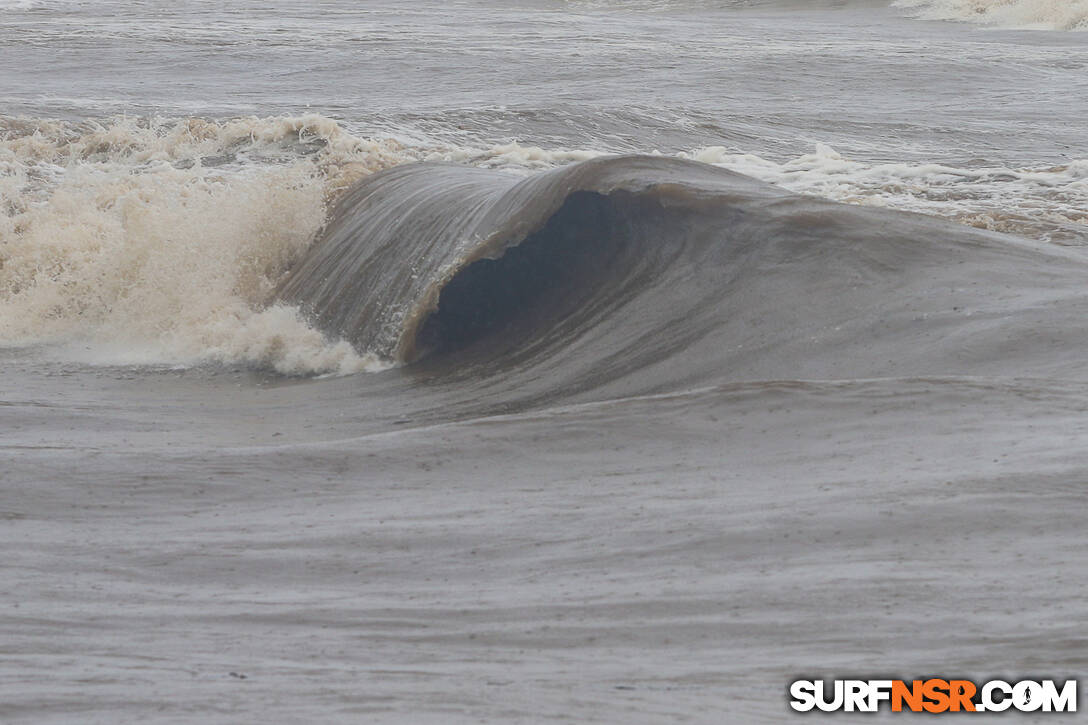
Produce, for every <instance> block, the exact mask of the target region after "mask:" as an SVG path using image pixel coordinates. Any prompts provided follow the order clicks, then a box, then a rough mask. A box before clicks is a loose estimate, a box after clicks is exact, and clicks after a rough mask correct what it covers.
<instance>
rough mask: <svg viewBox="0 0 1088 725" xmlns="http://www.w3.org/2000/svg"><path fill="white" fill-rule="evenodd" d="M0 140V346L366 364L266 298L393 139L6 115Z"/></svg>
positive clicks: (285, 127) (154, 359)
mask: <svg viewBox="0 0 1088 725" xmlns="http://www.w3.org/2000/svg"><path fill="white" fill-rule="evenodd" d="M3 133H4V138H3V141H2V143H0V203H2V204H3V208H4V210H5V212H6V213H4V214H2V215H0V343H2V344H6V345H30V344H46V345H59V346H60V347H61V348H63V349H64V350H65V351H66V353H67V354H71V355H75V356H77V357H78V358H80V359H84V360H89V361H92V362H116V363H126V364H144V363H165V362H170V363H179V362H180V363H183V364H193V363H199V362H203V361H219V362H227V363H245V364H256V365H262V366H267V367H271V368H273V369H275V370H277V371H279V372H281V373H288V374H310V373H327V372H336V373H349V372H356V371H360V370H368V369H374V368H375V367H380V365H381V363H380V362H379V361H377V360H376V359H374V358H373V357H371V356H366V355H360V354H358V353H357V352H356V351H354V350H353V349H352V348H351V346H350V345H348V344H347V343H346V342H343V341H336V340H327V339H325V338H324V337H323V336H322V335H321V334H320V333H318V332H317V331H315V330H314V329H312V328H311V327H310V326H309V325H307V323H306V322H305V321H304V320H303V319H302V317H301V315H300V314H299V313H298V311H297V310H293V309H289V308H283V307H276V306H273V307H266V304H267V302H268V295H269V293H270V291H271V290H272V289H273V288H274V287H275V285H276V284H277V282H278V281H279V279H280V277H281V276H282V275H283V274H284V273H285V272H286V270H287V269H288V268H289V266H290V264H291V262H292V261H293V260H294V258H295V257H296V256H297V255H298V254H299V253H300V252H301V251H302V250H303V249H305V248H306V246H307V245H308V244H309V243H310V241H311V240H312V238H313V236H314V234H315V233H316V231H317V230H318V229H319V228H320V226H321V224H322V222H323V220H324V213H325V202H326V199H328V198H329V197H330V196H331V195H334V194H335V193H336V192H337V191H338V190H339V189H342V188H343V187H345V186H347V185H349V184H350V183H351V182H352V181H353V180H354V179H355V178H358V177H359V176H361V175H363V174H365V173H368V172H370V171H373V170H375V169H377V168H383V167H385V166H389V165H392V164H396V163H400V162H402V161H403V160H404V159H403V158H402V157H400V156H398V155H397V152H396V147H395V145H394V144H390V143H373V144H368V143H366V142H364V141H362V140H360V139H356V138H354V137H350V136H349V135H348V134H346V133H344V132H343V131H342V130H341V129H340V127H339V126H338V125H337V124H335V122H332V121H330V120H328V119H323V118H320V117H312V118H280V119H267V120H259V119H242V120H236V121H230V122H224V123H212V122H206V121H201V120H196V119H191V120H186V121H182V122H168V123H154V122H152V123H142V122H139V121H136V120H132V119H121V120H118V121H115V122H113V123H111V124H109V125H97V124H92V125H90V126H87V127H72V126H70V125H67V124H62V123H49V122H28V121H7V122H6V123H5V124H4V127H3ZM247 155H248V156H258V157H261V158H262V160H263V162H264V163H260V164H254V163H247V162H246V159H245V157H246V156H247Z"/></svg>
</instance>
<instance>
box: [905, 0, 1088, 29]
mask: <svg viewBox="0 0 1088 725" xmlns="http://www.w3.org/2000/svg"><path fill="white" fill-rule="evenodd" d="M894 4H895V5H896V6H897V7H901V8H909V9H911V10H915V11H916V12H917V14H918V16H919V17H921V18H924V19H927V20H959V21H964V22H972V23H980V24H982V25H992V26H997V27H1002V28H1025V29H1036V30H1088V0H896V2H895V3H894Z"/></svg>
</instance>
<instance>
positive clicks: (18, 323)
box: [0, 116, 1088, 375]
mask: <svg viewBox="0 0 1088 725" xmlns="http://www.w3.org/2000/svg"><path fill="white" fill-rule="evenodd" d="M681 156H689V157H690V158H692V159H697V160H700V161H706V162H709V163H712V164H714V165H715V166H717V167H726V168H729V169H732V170H736V171H741V172H743V173H745V174H748V175H751V176H755V177H758V178H760V179H762V180H764V181H769V182H773V184H775V186H771V185H768V184H761V183H759V182H757V181H754V180H752V179H749V178H746V177H742V176H740V175H738V174H732V173H730V172H729V171H726V170H724V169H723V168H714V167H711V166H708V165H706V164H697V163H693V162H685V161H679V160H677V159H675V158H666V157H639V158H638V159H637V160H632V159H628V160H624V161H621V160H617V159H614V158H612V159H609V158H605V157H603V156H602V152H601V151H598V150H565V149H541V148H536V147H532V146H521V145H518V144H506V145H501V146H491V147H486V146H485V147H473V146H467V145H466V146H449V145H442V144H433V145H424V144H418V145H406V144H405V143H403V142H398V141H394V140H392V139H389V138H378V139H369V138H364V137H360V136H357V135H353V134H352V133H350V132H349V131H347V130H345V129H344V128H343V127H342V126H341V125H340V124H338V123H337V122H335V121H333V120H331V119H328V118H324V117H321V116H305V117H272V118H265V119H257V118H239V119H228V120H221V121H209V120H204V119H199V118H189V119H138V118H118V119H112V120H109V121H101V122H95V121H86V122H79V123H72V122H58V121H49V120H42V119H13V118H3V117H0V346H5V347H10V346H20V347H22V346H45V347H46V349H47V353H46V354H48V355H50V356H56V357H59V358H61V359H72V360H76V361H78V362H90V363H114V364H123V365H131V364H137V365H141V364H162V365H170V366H174V365H182V366H188V365H193V364H200V363H203V362H215V363H222V364H229V365H245V366H255V367H261V368H270V369H273V370H276V371H278V372H281V373H285V374H292V375H310V374H322V373H335V374H348V373H353V372H358V371H367V370H376V369H384V368H385V367H387V366H388V365H390V364H396V363H398V362H401V363H402V362H406V361H410V360H416V359H419V358H421V357H423V356H424V355H425V353H426V352H428V351H431V352H435V353H443V352H444V353H448V354H435V355H432V356H431V359H432V360H439V359H443V360H449V359H452V358H453V357H454V356H455V355H454V353H456V352H457V350H458V349H464V350H475V351H476V353H477V357H479V355H481V354H483V353H484V352H487V354H488V355H490V357H491V358H492V359H501V358H502V357H503V355H504V353H503V350H502V349H500V348H501V345H500V344H499V343H502V344H505V345H506V348H505V349H506V350H507V351H509V350H515V351H517V350H520V352H519V353H518V354H521V355H523V356H524V353H525V350H530V349H539V348H541V347H542V346H544V347H549V346H552V345H553V343H555V342H556V341H557V340H564V339H567V340H578V339H591V338H593V337H595V336H596V335H597V334H598V333H600V331H601V330H602V329H603V328H593V327H592V326H591V325H589V324H588V323H587V322H585V318H586V316H587V315H593V314H599V315H603V316H606V317H609V318H610V319H611V317H610V316H611V315H613V312H614V311H615V310H619V309H621V308H624V309H626V308H627V307H628V306H629V307H630V309H633V310H637V312H636V313H635V314H636V315H637V316H641V318H643V319H645V320H648V321H650V322H651V323H653V324H656V325H658V327H656V328H652V329H655V330H657V332H654V333H653V334H659V335H662V336H664V337H665V338H669V337H670V336H679V337H678V338H677V345H676V346H677V347H678V348H679V347H683V346H684V345H685V344H687V343H682V340H681V339H680V338H682V339H683V340H688V339H694V338H697V337H699V336H700V335H704V334H709V333H706V331H707V330H712V329H716V328H717V326H718V323H717V322H716V321H715V319H713V314H711V312H710V311H711V310H714V309H717V306H718V305H720V304H722V303H720V302H718V301H715V300H716V299H717V298H716V297H714V295H716V294H719V292H720V290H718V286H719V283H720V282H721V281H722V280H728V279H732V277H733V275H734V273H735V270H738V269H741V268H742V267H743V265H742V264H741V263H740V262H722V261H720V260H717V261H716V255H717V256H721V255H723V254H726V252H724V251H722V250H729V249H735V248H736V247H735V246H731V245H735V244H737V243H739V242H738V241H737V240H738V239H741V237H742V236H743V235H741V236H737V235H740V230H739V228H735V225H734V224H733V221H734V220H733V217H732V216H730V215H731V214H733V213H734V212H735V211H736V210H738V209H747V211H746V212H745V214H746V217H745V218H755V217H753V216H752V215H753V214H755V213H756V212H755V211H754V210H753V208H752V205H754V204H755V203H756V202H755V201H754V199H756V198H763V197H766V198H768V199H770V198H773V199H777V200H778V201H777V202H776V204H778V205H779V208H782V209H785V208H787V207H789V205H790V204H801V203H802V202H798V201H787V200H789V199H795V198H799V197H794V196H793V195H792V194H790V193H789V191H799V192H804V193H809V194H816V195H820V196H825V197H829V198H832V199H836V200H841V201H849V202H852V203H855V204H860V205H870V206H878V207H879V206H885V205H886V206H897V207H900V208H907V209H914V210H920V211H925V212H928V213H933V214H944V215H947V216H950V217H952V218H955V219H957V220H960V221H964V222H966V223H968V224H972V225H976V226H982V227H984V228H992V229H997V230H1001V231H1012V232H1016V233H1019V234H1025V235H1028V236H1033V237H1034V238H1036V239H1040V240H1050V241H1054V242H1057V243H1060V244H1070V245H1076V244H1083V243H1084V240H1085V238H1086V235H1085V232H1084V230H1085V229H1086V228H1088V227H1085V224H1084V222H1085V221H1086V218H1085V217H1084V208H1085V207H1084V199H1086V198H1088V186H1086V185H1085V184H1086V181H1088V175H1086V174H1088V166H1086V165H1085V162H1083V161H1075V162H1071V163H1069V164H1066V165H1063V166H1060V167H1053V168H1046V169H1006V168H996V167H994V168H980V169H974V170H971V169H955V168H949V167H945V166H936V165H919V166H910V165H903V164H876V165H874V164H871V163H868V164H867V163H860V162H854V161H851V160H849V159H845V158H843V157H842V156H840V155H839V154H837V153H835V152H834V151H833V150H831V149H827V148H821V149H818V150H817V152H816V153H815V154H810V155H807V156H804V157H801V158H799V159H795V160H791V161H786V162H784V163H777V162H772V161H770V160H766V159H762V158H760V157H757V156H753V155H750V154H739V153H731V152H729V151H728V150H726V149H722V148H707V149H702V150H698V151H693V152H691V153H690V154H681ZM420 160H436V161H443V162H446V163H445V165H437V166H436V165H429V166H426V165H425V166H415V165H413V164H414V163H415V162H417V161H420ZM449 162H454V163H455V164H456V165H451V164H450V163H449ZM578 162H584V163H581V164H579V163H578ZM394 168H395V169H396V170H395V171H389V172H388V173H375V172H382V171H383V170H388V169H394ZM371 174H374V176H371ZM787 190H789V191H787ZM338 199H341V201H340V202H337V200H338ZM364 199H365V200H366V201H365V204H364V203H363V201H362V200H364ZM745 199H747V201H745ZM811 201H812V200H809V201H808V202H805V203H811ZM330 205H332V208H333V211H332V213H331V214H328V213H327V210H328V208H329V206H330ZM366 205H369V206H366ZM364 207H365V208H364ZM828 208H833V209H839V207H838V206H836V205H832V206H830V207H828ZM368 209H369V210H370V211H368ZM378 209H385V210H387V213H386V216H378V217H376V216H373V214H376V213H377V211H374V210H378ZM730 210H734V211H730ZM759 213H760V214H762V213H763V212H759ZM821 213H823V212H821ZM873 213H876V214H879V210H873ZM834 214H835V215H838V216H840V217H841V216H842V215H843V214H845V212H842V211H841V210H839V211H836V212H834ZM876 218H879V219H880V220H881V221H880V224H881V225H885V226H886V225H888V224H894V225H904V226H903V228H904V229H905V230H906V229H910V228H913V226H915V225H916V224H917V222H911V221H903V219H908V220H910V219H915V217H905V218H901V217H892V216H881V217H864V218H863V219H860V220H859V221H858V226H857V229H856V233H857V234H858V235H862V236H864V235H865V233H866V231H865V230H866V229H869V230H870V231H871V230H872V229H873V228H874V225H875V224H876V223H877V222H875V221H873V219H876ZM784 219H785V217H782V218H779V217H776V216H774V215H771V216H769V217H767V218H766V219H765V221H766V223H767V225H768V226H767V230H768V233H769V234H772V236H773V235H774V234H778V235H780V236H783V237H787V236H789V235H798V234H799V235H800V236H802V237H803V236H804V235H805V234H806V233H807V231H806V228H805V227H804V225H799V226H798V229H793V230H790V229H788V228H784V229H779V230H778V231H775V230H776V229H778V228H779V225H781V224H783V223H785V222H784V221H783V220H784ZM457 220H460V221H457ZM844 224H846V223H845V222H844ZM846 226H849V224H846ZM321 229H324V230H325V231H324V232H323V233H322V232H321V231H320V230H321ZM722 229H727V230H732V231H730V232H729V234H725V233H724V232H722V231H721V230H722ZM951 229H952V230H953V231H949V229H946V228H945V227H941V231H939V232H935V233H939V234H940V235H942V236H951V237H953V238H959V236H960V234H961V231H960V230H959V228H958V227H951ZM336 230H340V231H341V238H340V240H339V242H338V243H337V244H339V246H335V249H334V245H332V242H331V239H332V236H333V235H334V233H335V232H336ZM621 230H623V231H622V233H620V231H621ZM692 230H696V231H697V230H702V231H701V232H699V234H701V235H702V236H698V235H696V237H692V236H690V234H689V232H691V231H692ZM753 233H754V232H753ZM905 233H906V232H905ZM962 233H966V232H962ZM723 234H724V236H722V235H723ZM382 235H386V237H388V238H387V239H386V242H387V246H388V248H387V249H385V250H384V251H381V252H380V253H379V252H378V251H377V250H376V249H375V245H376V244H377V240H378V239H379V238H385V237H382ZM715 235H717V236H715ZM908 236H909V235H908ZM709 239H716V240H717V241H716V242H715V244H714V245H710V246H707V245H709V244H710V243H709V242H708V241H707V240H709ZM315 240H316V241H315ZM743 243H744V244H751V243H753V242H743ZM819 243H820V244H824V245H826V244H828V243H829V242H828V241H827V240H823V241H820V242H819ZM859 243H860V242H859ZM311 245H315V246H314V248H313V249H312V250H311V249H310V248H311ZM420 245H424V246H420ZM427 245H429V246H427ZM699 250H703V251H699ZM704 253H705V254H706V255H709V256H708V257H707V259H705V260H703V261H701V262H699V263H697V264H695V266H694V267H692V263H691V262H689V261H685V260H688V259H689V258H690V257H691V255H693V254H696V255H697V254H704ZM341 265H343V268H342V269H341V268H340V266H341ZM352 265H355V267H353V266H352ZM318 266H319V267H320V268H321V270H323V271H322V272H321V274H323V275H324V277H323V281H322V282H320V283H319V282H318V281H316V277H317V276H318V274H317V272H316V271H315V272H312V273H310V274H311V279H310V280H309V281H306V280H305V277H306V275H307V274H308V272H307V270H313V269H316V267H318ZM356 267H365V269H362V272H363V273H364V274H363V276H360V275H359V274H357V273H356V272H359V271H360V270H359V269H356ZM379 268H380V269H381V273H380V274H379V273H378V270H379ZM604 268H607V269H608V270H610V271H609V272H608V274H604V273H603V272H602V271H601V269H604ZM352 270H355V271H352ZM326 272H327V273H326ZM689 272H690V273H689ZM800 273H801V271H800V270H798V274H800ZM685 275H686V276H685ZM707 275H714V277H713V282H712V281H709V280H705V281H704V283H703V284H702V285H701V286H700V287H698V288H697V289H695V290H694V291H692V292H691V297H690V300H704V299H705V301H706V304H705V305H702V306H700V305H698V304H689V302H690V300H689V298H683V299H681V300H679V301H678V300H677V299H673V298H671V297H670V299H668V300H660V299H658V298H657V296H658V295H666V294H667V295H677V294H681V291H682V290H684V289H685V285H686V284H688V283H689V282H688V281H689V279H690V278H691V277H692V276H694V277H696V278H699V279H704V278H705V277H706V276H707ZM288 276H290V280H289V281H287V282H285V281H284V280H285V278H286V277H288ZM828 278H829V279H830V277H828ZM353 280H354V281H353ZM503 280H506V281H505V282H504V281H503ZM638 280H642V281H644V282H645V283H646V285H647V286H646V289H645V290H644V291H643V293H641V295H640V296H632V295H631V290H632V289H634V288H635V287H637V285H638V284H639V282H638ZM320 284H324V285H326V287H325V288H324V289H323V290H322V289H319V287H320ZM749 284H750V283H749ZM353 285H354V286H353ZM504 285H505V287H504ZM616 285H621V286H620V287H617V286H616ZM622 285H627V286H622ZM800 286H802V287H803V285H800ZM277 290H283V294H280V295H277ZM496 290H502V291H501V294H500V293H498V292H496ZM609 290H611V291H609ZM730 290H731V291H730V294H733V293H735V291H736V288H735V287H731V288H730ZM292 300H294V301H292ZM495 300H499V301H500V302H501V304H499V303H495V302H494V301H495ZM651 300H657V301H656V302H655V303H654V304H651V303H650V301H651ZM728 304H729V305H731V306H733V307H734V308H736V307H741V306H744V305H746V304H747V303H746V302H743V301H740V300H730V301H729V302H728ZM655 305H656V306H655ZM674 308H675V309H678V310H681V312H680V313H679V317H678V318H673V317H670V316H668V315H664V314H663V313H662V310H670V309H674ZM457 310H460V312H457ZM519 310H522V311H523V312H518V311H519ZM371 313H373V315H374V317H373V319H371V318H370V315H371ZM515 313H516V314H515ZM615 314H617V315H619V316H618V317H616V320H617V321H616V322H615V323H614V324H615V326H616V330H620V331H623V330H627V329H628V325H627V324H626V323H622V320H623V319H626V318H624V317H623V315H622V314H621V313H619V312H616V313H615ZM708 315H709V317H708ZM534 316H535V317H534ZM654 320H657V322H653V321H654ZM315 323H316V324H315ZM621 323H622V324H621ZM651 327H652V326H651ZM648 329H650V328H648ZM339 330H343V331H344V334H340V332H339ZM502 330H506V331H507V332H509V333H510V334H500V332H501V331H502ZM547 330H551V331H552V332H551V333H550V334H547V335H545V334H541V331H547ZM591 330H596V331H594V332H591ZM632 334H636V335H640V334H642V333H640V332H637V331H635V332H632ZM646 334H651V333H649V332H647V333H646ZM715 334H716V333H715ZM711 337H713V335H711ZM527 340H528V342H526V341H527ZM519 341H520V342H519ZM740 344H748V343H740ZM617 345H619V342H617V341H616V340H612V341H610V342H607V343H606V344H602V345H601V346H599V348H598V350H605V349H610V348H612V349H616V346H617ZM662 354H665V349H664V348H662V347H661V346H659V345H657V344H654V343H653V342H651V341H644V344H641V345H638V346H636V348H635V349H632V350H629V351H628V352H627V353H626V358H625V359H626V360H628V361H635V360H641V359H644V358H646V356H650V357H653V356H656V355H662ZM587 360H588V358H587ZM617 360H619V358H617ZM617 364H618V363H617ZM417 369H418V368H417Z"/></svg>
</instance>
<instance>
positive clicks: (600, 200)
mask: <svg viewBox="0 0 1088 725" xmlns="http://www.w3.org/2000/svg"><path fill="white" fill-rule="evenodd" d="M1086 271H1088V263H1086V262H1085V260H1084V259H1082V258H1081V257H1080V256H1078V255H1076V254H1074V253H1071V252H1065V251H1063V250H1061V249H1060V248H1059V247H1056V246H1052V245H1049V246H1048V245H1044V244H1041V243H1034V242H1027V241H1023V242H1021V241H1017V240H1016V239H1015V238H1013V237H1006V236H1003V235H995V234H992V233H989V232H984V231H980V230H974V229H970V228H968V227H964V226H962V225H956V224H951V223H949V222H947V221H943V220H939V219H934V218H931V217H926V216H922V215H915V214H905V213H902V212H895V211H889V210H885V209H872V208H865V207H860V206H851V205H844V204H837V203H834V202H830V201H826V200H821V199H816V198H813V197H806V196H801V195H797V194H793V193H791V192H788V191H786V190H783V189H781V188H778V187H775V186H773V185H770V184H766V183H763V182H760V181H758V180H756V179H752V178H750V177H746V176H742V175H740V174H736V173H734V172H730V171H727V170H724V169H720V168H717V167H715V166H710V165H707V164H703V163H699V162H695V161H686V160H682V159H675V158H664V157H659V156H627V157H603V158H597V159H592V160H589V161H585V162H581V163H577V164H571V165H569V166H565V167H563V168H560V169H556V170H553V171H549V172H544V173H541V174H536V175H533V176H529V177H527V178H518V177H516V176H513V175H510V174H505V173H501V172H497V171H491V170H486V169H476V168H468V167H463V166H455V165H449V164H435V163H421V164H411V165H406V166H400V167H396V168H393V169H389V170H386V171H383V172H380V173H378V174H375V175H373V176H370V177H368V178H366V179H364V180H362V181H361V182H360V183H359V184H358V185H357V186H356V187H355V188H354V189H353V190H352V191H351V192H350V193H349V194H347V195H345V196H344V197H343V198H342V199H341V200H340V201H339V202H338V203H337V205H336V206H335V207H334V208H333V209H332V211H331V213H330V220H329V223H328V225H327V226H326V227H325V229H324V231H323V232H322V234H321V235H320V236H319V238H318V240H317V242H316V243H315V244H314V245H313V246H312V247H311V248H310V249H309V250H308V251H307V252H306V253H305V254H304V255H303V257H302V260H301V262H300V263H299V265H298V266H297V267H296V268H295V269H294V270H293V271H292V272H291V273H290V275H289V276H288V277H287V278H286V280H285V282H284V283H283V285H282V287H281V288H280V291H279V294H278V299H280V300H281V301H282V302H283V303H285V304H290V305H296V306H298V307H299V308H301V309H302V310H303V311H304V312H305V313H306V314H308V315H309V316H311V317H312V319H314V320H315V322H316V324H317V325H318V326H319V327H320V328H321V329H323V330H325V331H326V332H327V333H328V334H330V335H333V336H337V337H341V338H343V339H347V340H350V341H351V342H352V343H353V344H355V346H356V347H357V348H358V349H361V350H368V351H370V352H372V353H373V354H376V355H378V356H379V357H381V358H383V359H388V360H393V361H396V362H398V363H402V364H403V363H415V364H414V365H412V367H411V368H410V369H412V370H415V371H416V372H417V374H420V375H424V376H426V375H429V374H440V375H455V376H463V375H474V376H475V377H474V378H473V379H474V380H477V381H483V380H494V381H502V384H503V385H507V386H512V387H513V388H515V389H516V390H518V391H519V392H520V393H521V394H522V395H523V396H526V397H527V398H533V397H534V396H539V397H549V396H550V397H552V398H555V397H556V396H563V395H568V394H570V393H571V392H574V391H578V390H587V389H599V388H602V387H604V388H609V389H610V390H611V391H612V392H614V393H615V394H635V393H638V394H644V393H652V392H655V391H660V390H672V389H677V387H678V386H683V385H687V386H695V385H701V384H709V383H712V382H714V381H717V380H720V379H721V378H722V375H723V373H725V372H727V373H728V375H729V376H730V378H731V379H734V380H735V379H755V380H767V379H776V378H789V379H797V378H841V377H879V376H885V375H905V374H923V373H924V374H982V373H984V372H990V373H995V374H996V373H998V372H1001V373H1003V374H1007V373H1009V372H1010V371H1016V372H1018V373H1022V372H1023V371H1024V370H1028V369H1031V370H1033V371H1035V372H1039V371H1041V370H1043V369H1046V370H1048V371H1049V372H1058V371H1060V372H1071V371H1073V372H1077V373H1078V374H1082V373H1083V367H1084V366H1083V363H1082V362H1081V358H1080V355H1081V351H1080V347H1081V343H1080V342H1079V340H1082V339H1086V338H1085V337H1084V335H1083V333H1085V332H1088V317H1086V316H1085V313H1088V298H1085V296H1084V295H1083V292H1082V287H1083V279H1084V276H1085V273H1086ZM483 373H486V374H483ZM496 384H499V383H496Z"/></svg>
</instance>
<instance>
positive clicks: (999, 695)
mask: <svg viewBox="0 0 1088 725" xmlns="http://www.w3.org/2000/svg"><path fill="white" fill-rule="evenodd" d="M789 694H790V707H792V708H793V709H794V710H797V711H798V712H810V711H813V710H822V711H823V712H836V711H839V712H877V711H879V710H881V709H882V708H887V709H890V710H891V711H892V712H929V713H943V712H1005V711H1006V710H1012V711H1019V712H1076V711H1077V681H1076V680H1066V681H1065V682H1062V683H1059V682H1057V681H1055V680H1021V681H1019V682H1006V681H1004V680H990V681H989V682H984V683H975V682H972V681H970V680H942V679H935V678H934V679H928V680H911V681H907V680H833V681H828V682H825V681H824V680H797V681H795V682H793V683H791V684H790V693H789Z"/></svg>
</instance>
